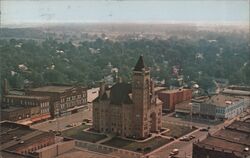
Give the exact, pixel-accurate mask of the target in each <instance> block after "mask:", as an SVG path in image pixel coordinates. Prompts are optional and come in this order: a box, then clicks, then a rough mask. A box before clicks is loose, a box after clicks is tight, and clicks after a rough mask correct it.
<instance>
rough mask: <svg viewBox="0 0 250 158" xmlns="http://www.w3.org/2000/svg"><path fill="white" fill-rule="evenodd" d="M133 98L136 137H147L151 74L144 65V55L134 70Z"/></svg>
mask: <svg viewBox="0 0 250 158" xmlns="http://www.w3.org/2000/svg"><path fill="white" fill-rule="evenodd" d="M132 99H133V103H134V105H133V106H134V107H133V109H134V110H133V113H134V114H133V123H134V126H133V128H134V130H135V133H134V137H135V138H144V137H147V136H148V135H149V129H148V123H147V122H148V120H147V111H148V107H149V106H150V74H149V69H148V68H147V67H146V66H145V65H144V61H143V56H142V55H141V56H140V58H139V59H138V61H137V63H136V65H135V67H134V70H133V78H132Z"/></svg>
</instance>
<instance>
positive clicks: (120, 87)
mask: <svg viewBox="0 0 250 158" xmlns="http://www.w3.org/2000/svg"><path fill="white" fill-rule="evenodd" d="M132 78H133V79H132V84H128V83H122V82H119V83H116V84H115V85H114V86H112V87H111V88H110V89H105V86H104V85H102V86H101V89H100V93H99V97H98V98H97V99H96V100H94V103H93V129H94V130H96V131H98V132H104V133H114V134H117V135H120V136H123V137H130V138H136V139H141V138H146V137H148V136H149V135H150V132H159V131H160V129H161V117H162V102H161V101H160V100H159V99H158V98H157V96H156V95H155V93H154V84H153V81H152V80H151V79H150V72H149V70H148V68H147V67H146V66H145V65H144V61H143V57H142V56H140V58H139V60H138V61H137V64H136V66H135V67H134V70H133V76H132Z"/></svg>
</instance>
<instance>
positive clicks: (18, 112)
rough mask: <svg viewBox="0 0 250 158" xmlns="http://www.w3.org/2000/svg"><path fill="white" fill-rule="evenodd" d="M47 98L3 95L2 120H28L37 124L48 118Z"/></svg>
mask: <svg viewBox="0 0 250 158" xmlns="http://www.w3.org/2000/svg"><path fill="white" fill-rule="evenodd" d="M49 100H50V98H49V97H46V96H44V97H39V96H27V95H4V96H3V99H2V104H1V108H2V111H1V113H2V120H10V121H19V120H23V119H29V120H30V121H31V122H37V121H41V120H44V119H48V118H50V113H49Z"/></svg>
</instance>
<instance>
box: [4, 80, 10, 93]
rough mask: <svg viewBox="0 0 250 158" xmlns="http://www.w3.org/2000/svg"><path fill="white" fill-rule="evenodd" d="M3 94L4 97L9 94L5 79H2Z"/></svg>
mask: <svg viewBox="0 0 250 158" xmlns="http://www.w3.org/2000/svg"><path fill="white" fill-rule="evenodd" d="M3 94H4V95H7V94H9V88H8V81H7V79H6V78H5V79H4V84H3Z"/></svg>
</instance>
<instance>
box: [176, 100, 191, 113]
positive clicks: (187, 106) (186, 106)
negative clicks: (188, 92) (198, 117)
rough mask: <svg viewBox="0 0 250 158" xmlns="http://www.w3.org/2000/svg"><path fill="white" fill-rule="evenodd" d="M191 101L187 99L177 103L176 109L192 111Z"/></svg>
mask: <svg viewBox="0 0 250 158" xmlns="http://www.w3.org/2000/svg"><path fill="white" fill-rule="evenodd" d="M190 103H191V101H185V102H182V103H179V104H176V105H175V111H178V110H179V111H187V112H190V111H191V104H190Z"/></svg>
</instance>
